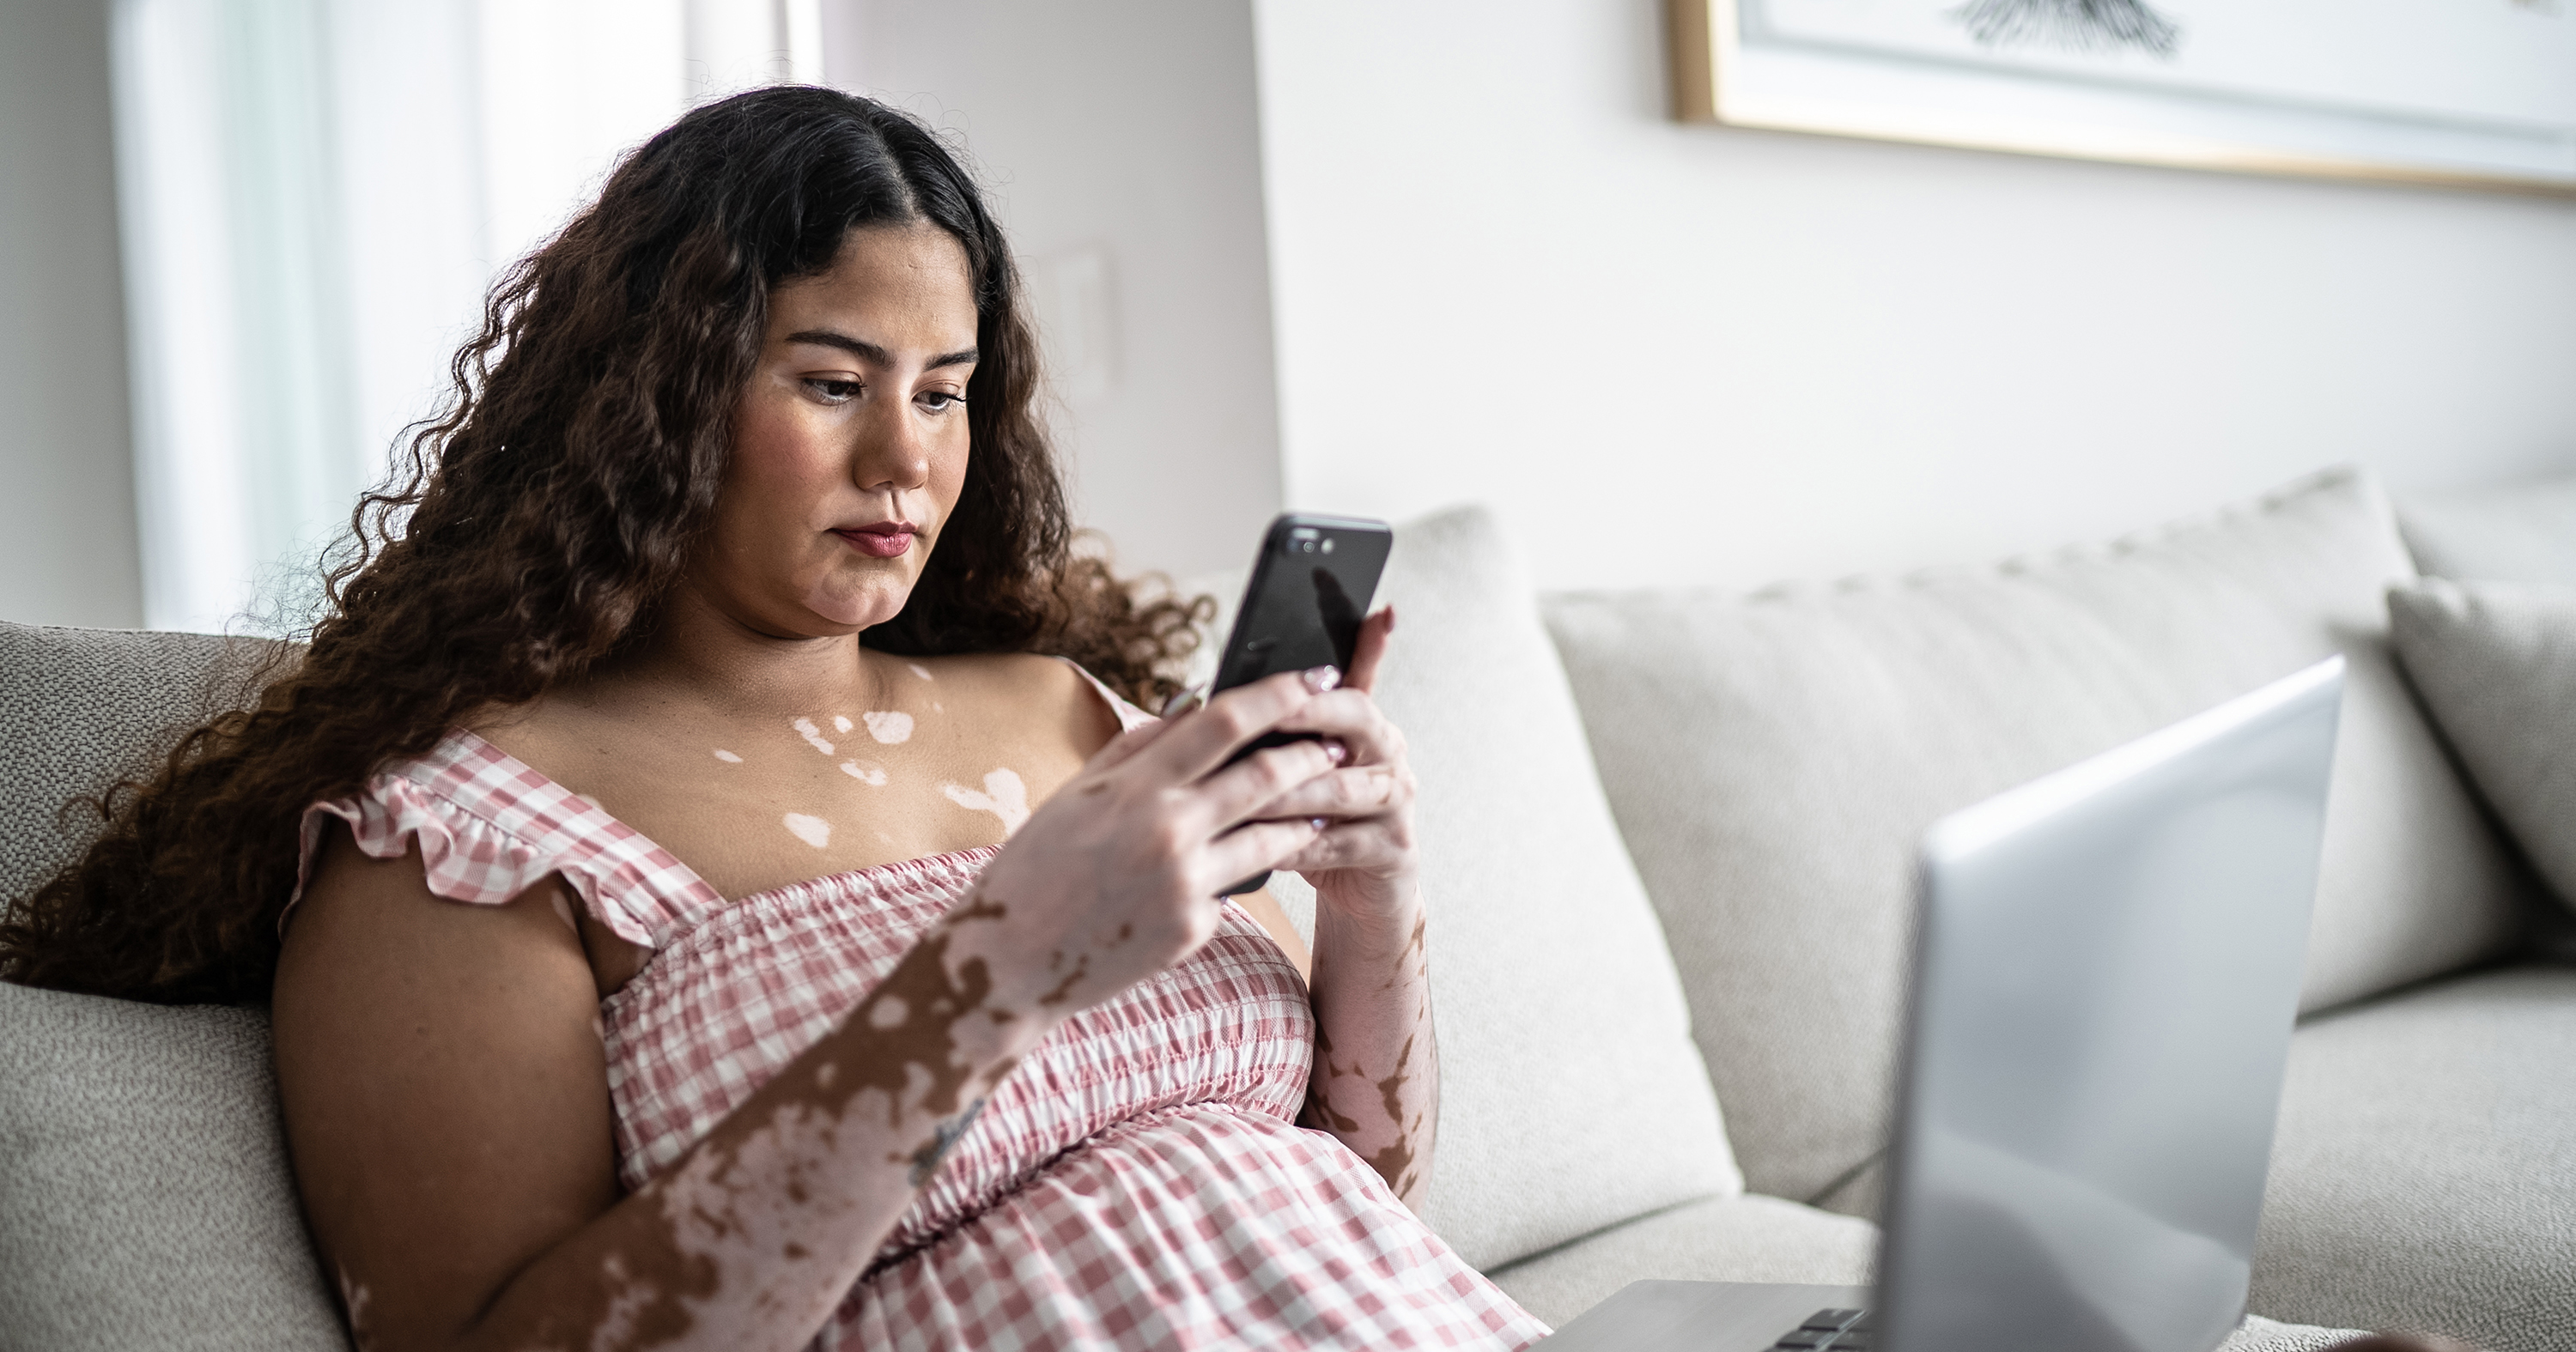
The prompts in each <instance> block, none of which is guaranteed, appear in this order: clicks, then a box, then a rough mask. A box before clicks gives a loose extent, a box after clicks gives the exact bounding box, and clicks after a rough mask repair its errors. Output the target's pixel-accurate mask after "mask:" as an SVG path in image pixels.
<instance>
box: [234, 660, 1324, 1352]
mask: <svg viewBox="0 0 2576 1352" xmlns="http://www.w3.org/2000/svg"><path fill="white" fill-rule="evenodd" d="M1238 697H1239V698H1238ZM1308 698H1311V691H1309V690H1308V689H1307V688H1306V687H1305V686H1304V685H1303V684H1301V683H1299V682H1297V681H1296V679H1295V678H1293V677H1288V678H1277V679H1274V680H1271V681H1266V682H1262V683H1260V684H1258V685H1254V686H1247V687H1245V688H1244V689H1243V690H1241V691H1235V692H1229V694H1228V695H1227V696H1226V697H1223V698H1222V699H1220V700H1219V701H1218V702H1216V703H1214V704H1212V705H1210V706H1209V707H1208V708H1207V709H1204V710H1200V711H1198V712H1197V713H1194V714H1191V715H1189V716H1187V717H1185V718H1182V719H1177V720H1173V721H1172V722H1169V723H1165V724H1159V725H1155V726H1153V727H1148V728H1143V729H1139V730H1137V731H1136V732H1134V733H1130V734H1128V735H1126V736H1124V737H1121V738H1120V739H1118V740H1117V741H1115V742H1113V743H1111V744H1110V746H1109V747H1108V748H1107V749H1105V750H1104V751H1102V752H1101V754H1100V755H1099V756H1097V757H1095V758H1094V759H1093V761H1092V762H1091V764H1089V765H1087V766H1086V767H1085V768H1084V770H1083V772H1082V774H1080V775H1078V776H1076V777H1075V778H1074V779H1073V780H1072V781H1070V782H1069V783H1067V784H1066V785H1065V786H1064V788H1063V789H1062V790H1060V791H1059V792H1058V793H1057V794H1056V795H1055V797H1053V798H1052V799H1050V800H1049V801H1048V803H1047V804H1046V806H1045V807H1043V808H1041V809H1040V811H1039V812H1038V813H1037V814H1036V815H1034V816H1032V817H1031V818H1030V820H1029V822H1028V823H1027V824H1026V825H1025V826H1024V827H1023V828H1022V829H1021V831H1020V833H1019V835H1017V836H1016V837H1014V838H1013V840H1012V842H1011V845H1010V846H1009V847H1008V848H1007V849H1005V850H1004V851H1003V852H1002V854H1001V855H1000V856H998V857H997V858H996V859H995V860H994V862H993V863H992V864H991V865H990V866H989V867H988V868H987V869H986V872H985V875H984V878H983V880H982V881H981V882H980V883H979V884H978V886H977V889H976V891H975V892H974V894H973V895H971V896H970V897H969V898H968V899H967V900H966V901H965V902H964V903H961V904H960V905H959V906H958V907H957V908H956V909H955V910H953V911H952V912H950V914H949V915H948V916H947V917H946V918H944V919H943V920H942V921H941V922H940V923H939V924H937V925H935V926H933V927H932V928H931V930H930V931H929V932H928V933H927V934H926V935H925V936H924V937H923V938H922V939H921V941H920V942H919V943H917V944H916V945H915V946H914V948H913V949H912V950H911V951H910V952H909V953H907V954H906V955H905V956H904V958H903V959H902V960H901V961H900V962H898V963H897V964H896V966H895V968H894V969H893V971H892V972H891V973H890V974H889V975H888V976H887V978H886V979H885V981H884V982H883V983H881V984H880V985H879V986H878V987H877V988H876V989H875V990H874V991H872V992H871V993H870V994H869V995H868V997H867V998H866V999H865V1000H863V1001H861V1002H860V1004H859V1005H858V1007H857V1008H856V1009H855V1010H853V1011H852V1013H851V1014H850V1015H849V1016H848V1017H847V1018H846V1019H844V1020H843V1022H842V1023H841V1025H840V1026H839V1027H838V1028H836V1029H835V1030H834V1031H833V1032H832V1033H830V1034H829V1035H827V1036H825V1037H824V1038H823V1039H822V1040H821V1041H819V1042H818V1043H816V1044H815V1045H814V1046H813V1047H812V1048H809V1049H808V1050H807V1051H806V1052H805V1053H804V1054H803V1055H801V1056H799V1057H798V1058H797V1059H796V1060H794V1061H793V1062H790V1063H789V1064H788V1066H787V1068H786V1069H785V1070H783V1071H782V1072H780V1073H779V1075H778V1076H777V1077H776V1078H775V1079H773V1080H772V1081H770V1082H769V1083H768V1084H767V1085H765V1086H763V1087H762V1088H761V1089H760V1090H759V1092H757V1093H755V1094H754V1095H753V1096H752V1097H751V1098H749V1099H748V1100H746V1101H744V1102H743V1103H742V1104H741V1105H740V1106H738V1107H736V1108H735V1109H734V1111H733V1112H731V1113H730V1114H728V1115H727V1116H726V1117H725V1118H724V1119H723V1120H722V1121H721V1122H719V1123H718V1124H717V1125H716V1127H715V1128H714V1129H713V1130H712V1131H710V1132H709V1133H708V1135H707V1136H706V1138H705V1139H703V1140H701V1141H700V1142H699V1143H698V1144H697V1145H696V1146H694V1147H693V1148H692V1149H691V1150H690V1151H689V1153H688V1154H687V1155H685V1156H683V1157H682V1158H681V1160H680V1161H679V1162H678V1163H677V1164H675V1165H674V1166H673V1167H672V1168H671V1169H669V1170H668V1171H666V1172H665V1173H664V1174H663V1175H662V1176H661V1177H659V1178H657V1179H655V1180H654V1181H653V1182H652V1183H650V1184H648V1185H647V1186H646V1187H644V1188H643V1189H642V1190H640V1191H638V1192H636V1193H634V1194H632V1195H629V1196H625V1197H622V1198H621V1197H620V1196H619V1193H618V1185H617V1180H616V1172H615V1153H614V1148H613V1144H612V1139H611V1132H612V1128H613V1122H612V1115H611V1109H610V1106H609V1102H608V1090H607V1070H606V1065H605V1059H604V1052H603V1049H602V1048H601V1045H600V1035H599V1024H598V998H597V992H596V989H595V987H594V984H593V981H592V977H591V973H590V968H589V964H588V961H587V959H586V958H585V956H584V955H583V952H582V948H581V945H580V941H579V939H578V937H577V936H576V934H575V932H574V930H573V928H572V927H571V926H570V925H569V924H568V923H567V919H568V917H569V910H568V908H567V906H566V905H565V903H567V902H568V901H569V900H570V898H569V897H568V896H566V895H565V893H564V892H563V891H562V889H561V887H560V884H555V883H551V882H550V883H548V884H541V885H540V886H538V887H536V888H532V889H530V891H529V892H528V893H526V894H524V895H522V896H520V897H519V898H517V899H516V900H514V901H512V902H511V903H510V904H508V905H506V906H498V907H489V906H469V905H460V904H456V903H451V902H445V901H440V900H438V899H436V898H434V897H432V896H431V895H430V893H429V891H428V888H427V885H426V883H425V882H424V881H423V878H422V873H421V867H420V864H419V861H418V860H417V858H413V857H406V858H403V859H396V860H385V861H378V860H372V859H368V858H366V857H365V856H364V855H363V854H361V853H360V852H359V851H358V850H357V848H356V847H355V846H354V845H353V844H351V843H350V842H349V840H348V839H347V837H346V835H345V833H340V832H335V833H334V838H333V840H332V843H331V845H330V846H329V847H328V848H327V850H326V852H325V855H324V857H323V859H322V861H321V865H320V867H319V869H318V870H317V871H316V874H315V876H314V879H313V885H312V886H311V888H309V889H308V892H307V895H306V897H305V900H304V902H303V904H302V906H301V907H300V908H299V909H298V912H297V915H296V919H295V923H294V924H293V926H291V927H290V928H289V930H288V931H287V936H286V945H285V951H284V953H283V954H282V956H281V958H280V961H279V965H278V973H277V985H276V990H275V994H274V1000H273V1016H274V1022H275V1028H276V1039H277V1066H278V1080H279V1087H280V1091H281V1094H282V1096H283V1099H284V1108H285V1115H286V1123H287V1135H288V1142H289V1145H290V1147H291V1150H292V1153H293V1156H294V1162H295V1170H296V1177H297V1180H298V1182H299V1184H300V1186H301V1188H302V1191H303V1198H304V1205H305V1211H306V1215H307V1217H308V1218H309V1220H310V1221H311V1223H312V1226H313V1230H314V1234H315V1236H316V1238H317V1239H318V1240H319V1241H320V1245H321V1248H322V1252H323V1257H324V1261H325V1263H326V1264H327V1265H328V1267H329V1268H330V1269H331V1273H332V1276H333V1277H334V1278H335V1279H336V1280H337V1281H338V1283H339V1285H340V1288H341V1292H342V1297H343V1299H344V1301H345V1302H346V1304H347V1307H348V1310H349V1315H350V1323H351V1326H352V1332H353V1333H354V1334H355V1335H356V1336H357V1338H358V1340H359V1343H360V1346H361V1347H362V1348H369V1349H376V1350H377V1352H397V1350H399V1349H411V1348H429V1349H450V1348H457V1349H462V1348H483V1347H492V1348H529V1347H559V1348H568V1349H593V1348H625V1347H673V1346H686V1347H708V1348H717V1347H721V1348H761V1347H776V1348H793V1347H797V1346H800V1345H802V1344H803V1343H804V1342H805V1341H806V1340H808V1339H809V1338H811V1337H812V1336H813V1333H814V1331H815V1330H816V1329H817V1328H819V1327H821V1325H822V1324H823V1322H824V1321H825V1320H826V1319H827V1318H828V1317H829V1316H830V1313H831V1311H832V1309H833V1307H834V1306H835V1305H837V1304H838V1303H839V1302H840V1301H841V1299H842V1298H843V1297H844V1296H845V1295H847V1293H848V1291H849V1289H850V1286H851V1284H852V1283H853V1282H855V1281H856V1280H857V1278H858V1275H859V1273H860V1272H861V1271H863V1270H864V1269H865V1267H866V1264H867V1262H868V1260H869V1259H870V1257H872V1256H873V1255H874V1253H875V1252H876V1250H877V1248H878V1246H879V1244H881V1243H882V1241H883V1239H884V1237H885V1235H886V1234H887V1233H888V1232H889V1231H890V1230H891V1229H892V1228H893V1225H894V1222H895V1220H896V1219H897V1218H898V1217H899V1216H900V1215H901V1214H902V1212H903V1209H904V1207H905V1206H906V1205H907V1204H908V1203H909V1202H910V1200H911V1197H912V1194H913V1192H914V1191H915V1190H916V1189H917V1188H919V1186H920V1185H921V1183H922V1182H924V1181H925V1180H926V1179H927V1178H928V1176H929V1173H930V1171H931V1169H932V1168H934V1167H935V1166H936V1164H937V1163H938V1159H939V1155H940V1153H941V1152H942V1151H944V1150H945V1149H946V1147H947V1145H948V1143H949V1142H950V1141H952V1140H953V1139H954V1138H955V1136H956V1135H957V1134H958V1133H959V1132H961V1131H962V1130H963V1126H964V1123H965V1121H966V1120H967V1119H968V1117H969V1116H970V1115H971V1113H972V1112H973V1110H974V1107H975V1105H977V1104H978V1103H979V1102H980V1101H981V1099H982V1097H983V1095H984V1094H985V1093H987V1092H988V1091H989V1090H990V1089H991V1088H992V1086H994V1085H995V1084H997V1083H999V1082H1000V1081H1001V1079H1002V1077H1003V1076H1004V1075H1006V1074H1008V1073H1009V1072H1010V1069H1011V1067H1012V1066H1013V1065H1014V1064H1016V1063H1017V1060H1018V1058H1019V1057H1020V1056H1021V1055H1023V1054H1025V1053H1026V1052H1027V1051H1028V1050H1029V1049H1030V1048H1032V1047H1034V1046H1036V1045H1037V1043H1038V1042H1039V1041H1040V1040H1042V1039H1043V1038H1044V1037H1045V1035H1046V1034H1047V1033H1048V1032H1049V1031H1051V1030H1052V1029H1053V1028H1054V1027H1055V1025H1056V1024H1057V1023H1059V1022H1061V1021H1062V1019H1063V1018H1064V1017H1065V1016H1067V1015H1069V1014H1071V1013H1072V1012H1074V1011H1075V1010H1078V1009H1081V1008H1083V1007H1085V1006H1087V1005H1090V1004H1094V1003H1097V1002H1099V1001H1101V1000H1104V999H1106V998H1108V997H1109V996H1111V995H1114V994H1116V993H1117V992H1118V991H1120V990H1123V989H1125V988H1126V987H1127V986H1129V985H1131V984H1133V983H1134V982H1135V981H1138V980H1141V979H1143V978H1144V977H1147V976H1150V975H1151V974H1153V973H1154V972H1157V971H1160V970H1162V969H1163V968H1164V967H1167V966H1169V965H1170V964H1171V963H1173V962H1175V961H1178V960H1179V959H1180V958H1182V957H1184V956H1186V955H1187V954H1188V953H1189V952H1191V951H1193V950H1195V949H1196V948H1197V947H1198V945H1199V944H1201V943H1203V942H1205V941H1206V939H1207V937H1208V935H1209V934H1210V933H1212V932H1213V931H1214V928H1215V924H1216V917H1217V903H1216V902H1215V900H1214V896H1215V893H1216V890H1217V889H1218V888H1219V887H1221V886H1223V885H1224V883H1225V882H1227V881H1229V880H1231V879H1233V878H1238V877H1241V876H1243V875H1244V874H1246V873H1251V872H1255V871H1257V870H1259V869H1261V868H1263V867H1267V866H1268V865H1269V864H1271V863H1274V862H1276V861H1277V860H1279V859H1282V858H1285V857H1286V856H1288V855H1289V854H1291V853H1293V852H1295V851H1296V850H1298V849H1300V848H1302V847H1303V846H1304V845H1305V844H1306V843H1308V842H1309V841H1311V840H1312V839H1313V838H1314V828H1313V827H1312V826H1311V825H1309V824H1307V823H1304V822H1293V823H1255V824H1252V825H1244V818H1245V816H1246V814H1248V813H1250V812H1251V811H1253V810H1254V809H1255V808H1257V807H1258V806H1259V805H1261V804H1263V803H1266V802H1268V801H1269V800H1271V799H1272V798H1274V797H1276V796H1277V795H1278V794H1279V793H1281V792H1283V791H1284V790H1285V789H1286V788H1288V787H1292V786H1294V785H1296V784H1300V783H1303V782H1305V781H1306V780H1309V779H1312V778H1314V777H1315V776H1316V775H1319V774H1323V773H1326V772H1328V771H1329V770H1330V769H1331V768H1332V767H1331V763H1330V761H1329V760H1327V759H1326V757H1325V755H1324V753H1323V752H1322V750H1321V749H1320V748H1319V747H1318V746H1316V745H1315V744H1313V743H1299V744H1295V745H1292V746H1287V747H1281V748H1277V749H1275V750H1273V751H1268V752H1264V753H1262V754H1261V755H1259V756H1256V757H1253V758H1250V759H1248V760H1246V761H1244V762H1242V763H1241V764H1239V765H1236V766H1233V767H1230V768H1226V769H1223V770H1221V771H1220V770H1218V767H1219V766H1220V765H1221V763H1222V761H1223V759H1224V757H1225V754H1226V752H1227V751H1228V750H1229V749H1230V748H1231V747H1233V746H1235V745H1239V744H1240V743H1241V742H1242V741H1243V740H1245V739H1246V738H1247V737H1249V736H1251V735H1254V734H1257V733H1258V732H1260V731H1262V730H1263V729H1266V728H1267V727H1269V726H1270V725H1271V724H1274V723H1276V722H1278V721H1279V720H1280V719H1281V718H1284V717H1286V716H1288V715H1289V714H1291V713H1293V712H1295V710H1296V709H1297V708H1299V707H1301V706H1302V705H1303V704H1304V703H1305V701H1306V700H1307V699H1308ZM1211 772H1214V773H1211Z"/></svg>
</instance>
